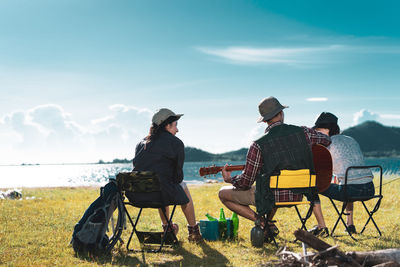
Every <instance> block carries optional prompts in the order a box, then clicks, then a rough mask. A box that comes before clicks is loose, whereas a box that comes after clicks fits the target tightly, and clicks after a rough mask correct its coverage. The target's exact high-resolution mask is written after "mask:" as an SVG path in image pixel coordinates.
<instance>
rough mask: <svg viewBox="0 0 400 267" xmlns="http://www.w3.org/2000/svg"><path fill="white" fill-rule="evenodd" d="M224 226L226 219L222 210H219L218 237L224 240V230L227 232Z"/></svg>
mask: <svg viewBox="0 0 400 267" xmlns="http://www.w3.org/2000/svg"><path fill="white" fill-rule="evenodd" d="M226 224H227V222H226V218H225V213H224V209H223V208H221V210H220V212H219V220H218V226H219V236H220V238H221V239H225V238H226V236H227V235H226V230H227V226H226Z"/></svg>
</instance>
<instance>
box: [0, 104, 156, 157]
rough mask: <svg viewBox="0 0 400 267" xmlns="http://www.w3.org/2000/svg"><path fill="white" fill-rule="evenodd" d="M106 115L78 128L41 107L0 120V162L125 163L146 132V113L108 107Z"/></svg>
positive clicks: (64, 115)
mask: <svg viewBox="0 0 400 267" xmlns="http://www.w3.org/2000/svg"><path fill="white" fill-rule="evenodd" d="M109 112H110V114H108V115H106V116H105V117H103V118H98V119H94V120H93V121H92V123H90V124H87V125H80V124H79V123H77V122H76V121H75V120H74V119H73V115H72V114H69V113H68V112H66V111H65V110H64V109H63V108H62V107H61V106H59V105H55V104H47V105H40V106H36V107H34V108H32V109H29V110H26V111H15V112H11V113H9V114H7V115H5V116H4V117H3V118H1V119H0V133H1V135H0V137H2V138H1V139H0V149H1V150H2V153H1V156H0V162H2V163H22V162H26V163H38V162H39V163H60V162H94V161H97V160H98V159H103V160H112V159H114V158H117V157H118V158H121V157H126V158H131V157H133V154H134V148H135V147H134V146H135V143H137V142H138V140H140V139H141V138H143V137H144V136H145V135H146V134H147V132H148V129H149V126H150V118H151V111H150V110H148V109H139V108H136V107H132V106H125V105H113V106H110V107H109Z"/></svg>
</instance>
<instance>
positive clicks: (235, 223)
mask: <svg viewBox="0 0 400 267" xmlns="http://www.w3.org/2000/svg"><path fill="white" fill-rule="evenodd" d="M231 220H232V225H233V238H234V239H237V238H238V231H239V217H238V215H237V214H236V212H233V213H232V217H231Z"/></svg>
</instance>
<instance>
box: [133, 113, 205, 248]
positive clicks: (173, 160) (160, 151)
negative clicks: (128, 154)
mask: <svg viewBox="0 0 400 267" xmlns="http://www.w3.org/2000/svg"><path fill="white" fill-rule="evenodd" d="M182 115H183V114H175V113H174V112H172V111H171V110H169V109H166V108H162V109H160V110H158V111H157V112H156V113H155V114H154V115H153V118H152V126H151V128H150V132H149V135H148V136H146V137H145V138H144V139H143V140H142V141H141V142H140V143H139V144H138V145H137V146H136V151H135V158H134V159H133V167H134V169H133V170H134V171H153V172H155V173H157V174H158V176H159V179H160V185H161V191H162V192H161V195H162V199H163V201H164V203H165V204H166V205H167V207H166V211H167V216H169V209H168V205H181V208H182V211H183V214H184V215H185V217H186V220H187V222H188V231H189V236H188V239H189V241H190V242H198V241H201V240H202V236H201V235H200V231H199V225H198V223H196V217H195V212H194V206H193V200H192V197H191V196H190V192H189V189H188V187H187V186H186V184H185V183H184V182H183V162H184V159H185V152H184V144H183V142H182V141H181V140H180V139H179V138H178V137H176V136H175V135H176V133H177V132H178V128H177V121H178V120H179V118H180V117H181V116H182ZM159 213H160V217H161V220H162V223H163V228H164V229H165V228H166V227H167V218H165V217H164V215H163V213H162V211H161V209H160V210H159ZM178 230H179V227H178V225H177V224H173V229H169V231H174V232H175V233H177V232H178Z"/></svg>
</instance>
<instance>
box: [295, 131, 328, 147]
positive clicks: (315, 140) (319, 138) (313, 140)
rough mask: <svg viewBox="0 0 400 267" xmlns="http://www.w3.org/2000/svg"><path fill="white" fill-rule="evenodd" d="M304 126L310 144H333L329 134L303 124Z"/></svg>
mask: <svg viewBox="0 0 400 267" xmlns="http://www.w3.org/2000/svg"><path fill="white" fill-rule="evenodd" d="M302 128H303V130H304V134H305V135H306V139H307V141H308V143H309V144H310V145H315V144H320V145H324V146H329V145H330V144H331V142H332V141H331V138H330V137H329V136H328V135H326V134H324V133H321V132H318V131H316V130H315V129H311V128H308V127H305V126H302Z"/></svg>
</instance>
